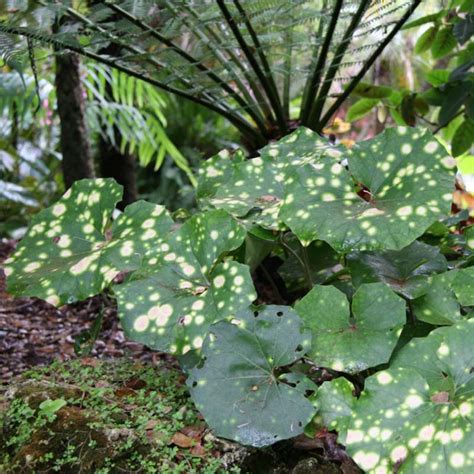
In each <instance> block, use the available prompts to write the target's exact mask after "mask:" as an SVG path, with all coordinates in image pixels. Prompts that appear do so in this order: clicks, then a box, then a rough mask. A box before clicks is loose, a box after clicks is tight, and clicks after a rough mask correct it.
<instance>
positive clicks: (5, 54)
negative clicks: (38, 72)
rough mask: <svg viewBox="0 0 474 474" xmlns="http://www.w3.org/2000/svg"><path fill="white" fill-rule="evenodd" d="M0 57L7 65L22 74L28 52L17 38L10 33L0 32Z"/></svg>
mask: <svg viewBox="0 0 474 474" xmlns="http://www.w3.org/2000/svg"><path fill="white" fill-rule="evenodd" d="M15 40H16V41H15ZM0 59H1V60H2V61H3V63H4V64H5V65H6V66H8V67H9V68H11V69H13V70H15V71H17V72H18V73H20V74H21V73H22V71H23V69H24V67H25V65H26V64H27V60H28V52H27V50H26V48H25V47H24V46H22V45H21V44H20V43H19V42H18V41H17V38H15V37H14V36H11V35H9V34H8V33H0Z"/></svg>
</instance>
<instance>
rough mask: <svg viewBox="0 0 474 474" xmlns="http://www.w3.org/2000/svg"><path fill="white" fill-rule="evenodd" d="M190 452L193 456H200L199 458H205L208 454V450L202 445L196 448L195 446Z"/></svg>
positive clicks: (197, 445)
mask: <svg viewBox="0 0 474 474" xmlns="http://www.w3.org/2000/svg"><path fill="white" fill-rule="evenodd" d="M190 452H191V454H192V455H193V456H199V457H202V456H205V455H206V454H207V453H206V450H205V449H204V447H203V446H202V445H201V444H196V446H193V447H192V448H191V450H190Z"/></svg>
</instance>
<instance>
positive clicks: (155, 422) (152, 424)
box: [145, 420, 160, 430]
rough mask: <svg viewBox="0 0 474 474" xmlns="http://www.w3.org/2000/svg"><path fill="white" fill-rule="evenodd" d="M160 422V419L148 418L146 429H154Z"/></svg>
mask: <svg viewBox="0 0 474 474" xmlns="http://www.w3.org/2000/svg"><path fill="white" fill-rule="evenodd" d="M159 423H160V422H159V421H158V420H148V421H147V424H146V425H145V429H146V430H152V429H153V428H154V427H155V426H156V425H158V424H159Z"/></svg>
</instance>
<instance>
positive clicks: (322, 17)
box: [0, 0, 421, 146]
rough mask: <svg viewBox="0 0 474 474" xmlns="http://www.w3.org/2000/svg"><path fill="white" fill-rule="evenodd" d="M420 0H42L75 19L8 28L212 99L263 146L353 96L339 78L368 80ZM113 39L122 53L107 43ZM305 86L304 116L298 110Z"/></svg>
mask: <svg viewBox="0 0 474 474" xmlns="http://www.w3.org/2000/svg"><path fill="white" fill-rule="evenodd" d="M420 1H421V0H291V1H288V0H216V1H215V2H213V1H200V2H196V1H194V0H180V1H172V0H160V2H156V1H151V0H113V1H112V0H104V1H102V2H96V4H95V5H94V6H93V7H87V6H85V4H84V3H82V4H81V8H80V9H74V8H73V7H71V6H68V5H70V4H65V3H64V2H63V3H60V4H58V3H56V1H55V0H37V3H39V4H40V5H41V7H42V8H46V9H49V8H51V9H52V11H53V10H54V12H55V15H62V16H66V17H68V22H67V23H68V24H70V25H71V27H70V28H71V29H69V30H63V31H62V32H60V33H61V34H60V35H54V34H52V33H51V32H50V31H49V30H48V27H42V26H41V25H40V24H39V23H38V21H37V19H35V18H34V17H31V19H30V17H29V16H28V17H27V20H26V21H25V20H22V21H21V22H20V21H19V19H18V16H15V15H12V16H11V17H10V16H9V17H8V18H7V21H6V22H3V23H1V24H0V31H3V32H7V33H8V32H9V33H17V34H23V35H25V36H27V35H29V37H32V38H36V39H38V40H39V41H46V42H49V43H50V44H56V45H59V44H62V46H63V47H65V48H68V49H73V50H75V51H77V52H79V53H81V54H84V55H86V56H87V57H89V58H92V59H94V60H96V61H99V62H102V63H103V64H106V65H107V66H112V67H116V68H118V69H119V70H121V71H122V72H125V73H127V74H130V75H132V76H134V77H136V78H141V79H143V80H145V81H147V82H148V83H150V84H153V85H155V86H157V87H161V88H162V89H164V90H166V91H168V92H172V93H174V94H177V95H180V96H181V97H185V98H187V99H189V100H192V101H194V102H196V103H199V104H201V105H204V106H206V107H208V108H209V109H211V110H214V111H216V112H218V113H220V114H221V115H223V116H225V117H226V118H228V119H229V120H230V121H231V122H232V123H233V124H234V125H235V126H236V127H238V128H239V130H240V131H241V132H242V133H243V134H244V135H245V136H246V137H247V139H248V141H249V142H252V143H253V146H257V145H261V144H263V143H264V142H265V141H267V140H268V139H271V138H274V137H276V136H279V135H282V134H284V133H286V131H287V129H288V124H289V123H290V122H291V120H293V119H295V118H297V119H299V120H300V121H302V122H303V123H304V124H306V125H307V126H310V127H312V128H314V129H316V130H319V129H321V128H322V127H323V126H324V123H323V122H324V121H325V120H327V119H328V112H329V111H332V110H333V100H332V99H331V97H333V96H335V95H338V94H339V95H340V96H341V97H345V90H342V89H341V86H340V84H339V83H340V80H339V79H336V78H341V77H344V78H346V77H352V79H351V80H350V81H349V82H350V83H352V82H354V81H355V82H357V81H360V78H361V77H362V75H363V74H364V73H365V72H366V71H367V69H368V67H370V65H371V64H372V63H373V61H374V60H375V59H374V58H375V57H377V55H379V54H380V52H381V51H382V50H383V48H384V47H385V45H386V44H387V39H390V38H391V37H393V34H394V33H396V31H397V30H398V29H399V28H400V26H401V24H403V22H404V21H405V20H406V19H407V18H408V16H409V14H410V13H411V12H412V11H413V10H414V9H415V8H416V6H417V5H418V4H419V3H420ZM33 3H35V2H33ZM58 5H59V6H58ZM43 14H45V13H44V12H43ZM69 20H70V21H69ZM401 22H402V23H401ZM25 25H26V27H25ZM74 28H75V29H74ZM40 37H41V38H42V39H40ZM109 43H112V44H115V45H116V46H117V47H118V49H119V51H120V54H119V55H118V57H115V58H110V57H107V56H106V55H103V54H101V53H100V51H101V49H103V47H104V44H109ZM354 57H357V61H355V60H354V59H353V58H354ZM301 94H302V95H303V100H302V108H301V116H300V117H299V118H298V117H290V116H289V113H288V112H289V102H290V100H291V99H292V98H293V97H295V95H301ZM336 102H337V103H340V102H339V101H336Z"/></svg>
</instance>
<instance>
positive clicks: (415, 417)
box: [341, 320, 474, 474]
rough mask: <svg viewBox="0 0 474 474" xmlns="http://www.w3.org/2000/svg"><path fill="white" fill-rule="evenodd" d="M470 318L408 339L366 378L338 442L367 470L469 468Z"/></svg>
mask: <svg viewBox="0 0 474 474" xmlns="http://www.w3.org/2000/svg"><path fill="white" fill-rule="evenodd" d="M473 338H474V320H468V321H462V322H459V323H457V324H456V325H454V326H451V327H447V328H441V329H438V330H436V331H434V332H433V333H431V334H430V335H429V336H428V337H426V338H420V339H415V340H414V341H413V342H412V343H410V344H409V345H408V346H406V347H405V348H403V349H402V350H401V352H400V353H399V355H398V356H397V357H396V358H395V360H394V363H393V366H394V367H396V368H393V369H390V370H388V371H384V372H380V373H378V374H376V375H374V376H372V377H369V378H368V379H367V380H366V382H365V389H364V392H363V393H362V396H361V397H360V399H359V400H357V401H355V402H354V407H353V413H352V417H351V419H350V422H349V426H348V429H347V430H346V429H345V425H344V426H343V429H342V431H343V433H342V434H341V442H342V443H343V444H344V445H345V446H346V448H347V450H348V452H349V454H350V455H351V456H352V457H353V458H354V460H355V461H356V462H357V463H358V464H359V466H360V467H361V468H362V469H364V470H365V471H367V472H374V473H375V472H376V473H389V472H393V470H395V469H396V470H397V472H400V473H412V472H442V473H453V474H459V473H461V474H469V473H471V472H473V470H474V429H473V426H474V371H473V367H474V348H473V347H474V346H473V345H472V340H473Z"/></svg>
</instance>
